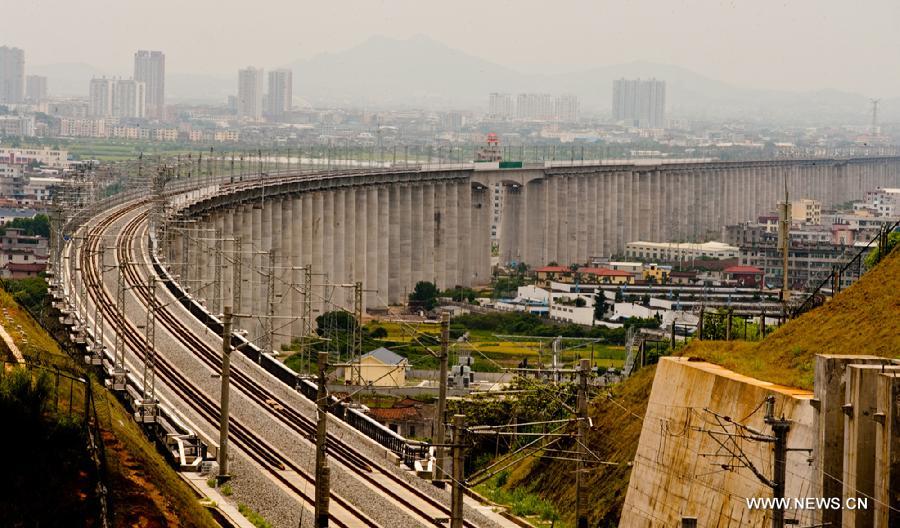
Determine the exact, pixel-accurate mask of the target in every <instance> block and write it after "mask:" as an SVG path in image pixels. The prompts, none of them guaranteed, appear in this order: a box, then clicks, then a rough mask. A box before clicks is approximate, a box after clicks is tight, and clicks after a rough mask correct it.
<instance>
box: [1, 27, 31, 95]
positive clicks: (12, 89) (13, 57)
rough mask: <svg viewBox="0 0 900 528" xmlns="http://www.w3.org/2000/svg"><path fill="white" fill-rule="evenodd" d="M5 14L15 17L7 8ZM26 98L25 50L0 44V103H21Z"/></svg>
mask: <svg viewBox="0 0 900 528" xmlns="http://www.w3.org/2000/svg"><path fill="white" fill-rule="evenodd" d="M4 15H5V16H7V17H11V18H15V15H14V14H13V13H12V12H11V11H10V10H6V12H5V13H4ZM24 99H25V52H24V51H22V50H21V49H19V48H10V47H7V46H0V103H13V104H15V103H21V102H22V101H23V100H24Z"/></svg>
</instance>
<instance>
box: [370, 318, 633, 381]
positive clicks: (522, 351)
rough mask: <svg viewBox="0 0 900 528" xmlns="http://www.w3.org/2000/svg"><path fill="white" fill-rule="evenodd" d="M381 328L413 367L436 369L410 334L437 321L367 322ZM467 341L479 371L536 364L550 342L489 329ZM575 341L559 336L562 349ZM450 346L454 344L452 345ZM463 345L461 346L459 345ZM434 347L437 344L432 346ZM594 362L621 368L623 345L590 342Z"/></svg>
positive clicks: (587, 349) (575, 353)
mask: <svg viewBox="0 0 900 528" xmlns="http://www.w3.org/2000/svg"><path fill="white" fill-rule="evenodd" d="M379 327H380V328H384V329H385V330H386V331H387V337H385V338H383V339H381V340H380V341H381V342H382V343H384V344H385V346H387V347H388V348H390V349H391V350H394V351H395V352H397V353H398V354H401V355H403V356H405V357H407V358H408V359H409V360H410V363H411V364H412V365H413V366H414V368H422V369H428V368H437V367H438V361H437V359H436V358H434V357H433V356H432V355H431V354H430V353H429V352H428V351H427V350H425V347H423V346H421V345H418V344H417V343H416V342H415V339H414V337H413V336H412V332H413V331H417V332H420V333H423V334H427V335H433V336H438V335H439V334H440V327H439V325H437V324H411V325H402V324H400V323H394V322H380V321H376V322H371V323H369V325H368V329H369V331H370V332H371V331H373V330H375V328H379ZM466 331H468V332H469V343H470V344H471V350H472V355H473V357H474V358H475V370H477V371H480V372H499V371H500V370H501V367H515V366H517V365H518V364H519V362H520V361H522V359H524V358H528V362H529V364H531V365H532V366H534V365H536V364H537V361H538V360H541V361H543V362H544V363H548V362H549V361H550V358H551V352H550V346H551V345H550V341H549V340H529V339H521V340H519V339H500V338H497V337H496V336H495V334H494V332H492V331H489V330H480V329H476V330H470V329H467V330H466ZM578 343H579V342H577V341H573V340H568V341H567V340H565V339H563V341H562V344H563V348H564V349H565V348H567V347H572V346H575V345H577V344H578ZM452 346H453V347H456V346H458V345H456V344H455V343H454V345H452ZM463 346H464V345H463ZM431 348H432V349H434V350H436V349H437V346H436V345H435V346H432V347H431ZM591 350H592V347H591V346H589V345H588V346H584V347H582V348H579V349H577V350H566V351H564V352H563V354H562V358H561V359H562V360H563V361H565V362H574V361H576V360H577V359H582V358H583V359H589V358H591V357H592V354H591ZM593 358H594V364H595V365H597V366H600V367H617V368H621V367H622V365H624V363H625V347H622V346H617V345H608V344H605V343H595V344H594V345H593Z"/></svg>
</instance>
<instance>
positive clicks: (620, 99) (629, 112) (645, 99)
mask: <svg viewBox="0 0 900 528" xmlns="http://www.w3.org/2000/svg"><path fill="white" fill-rule="evenodd" d="M612 112H613V120H614V121H617V122H622V123H623V124H625V125H626V126H636V127H640V128H663V127H664V126H665V114H666V82H665V81H658V80H656V79H649V80H646V81H642V80H641V79H634V80H630V79H619V80H616V81H613V100H612Z"/></svg>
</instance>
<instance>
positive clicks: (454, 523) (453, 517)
mask: <svg viewBox="0 0 900 528" xmlns="http://www.w3.org/2000/svg"><path fill="white" fill-rule="evenodd" d="M465 426H466V417H465V415H462V414H456V415H454V416H453V482H452V483H451V484H452V487H451V488H450V528H463V482H464V479H465V471H464V469H465V468H464V467H463V465H464V462H463V448H464V446H463V434H464V432H465Z"/></svg>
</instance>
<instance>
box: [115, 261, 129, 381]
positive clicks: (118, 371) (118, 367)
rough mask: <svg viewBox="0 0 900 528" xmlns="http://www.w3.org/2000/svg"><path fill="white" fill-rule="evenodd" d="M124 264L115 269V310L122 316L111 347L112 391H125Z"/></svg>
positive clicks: (121, 263) (126, 371)
mask: <svg viewBox="0 0 900 528" xmlns="http://www.w3.org/2000/svg"><path fill="white" fill-rule="evenodd" d="M126 265H127V264H126V263H125V262H120V263H119V265H118V266H117V267H116V269H117V270H118V273H117V275H116V310H117V311H118V312H119V313H120V314H122V320H121V322H120V323H119V324H118V325H117V328H116V340H115V344H114V346H113V375H112V389H113V390H115V391H123V390H125V384H126V379H125V376H126V374H127V373H128V370H127V369H126V368H125V325H126V324H127V322H126V320H125V266H126Z"/></svg>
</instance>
